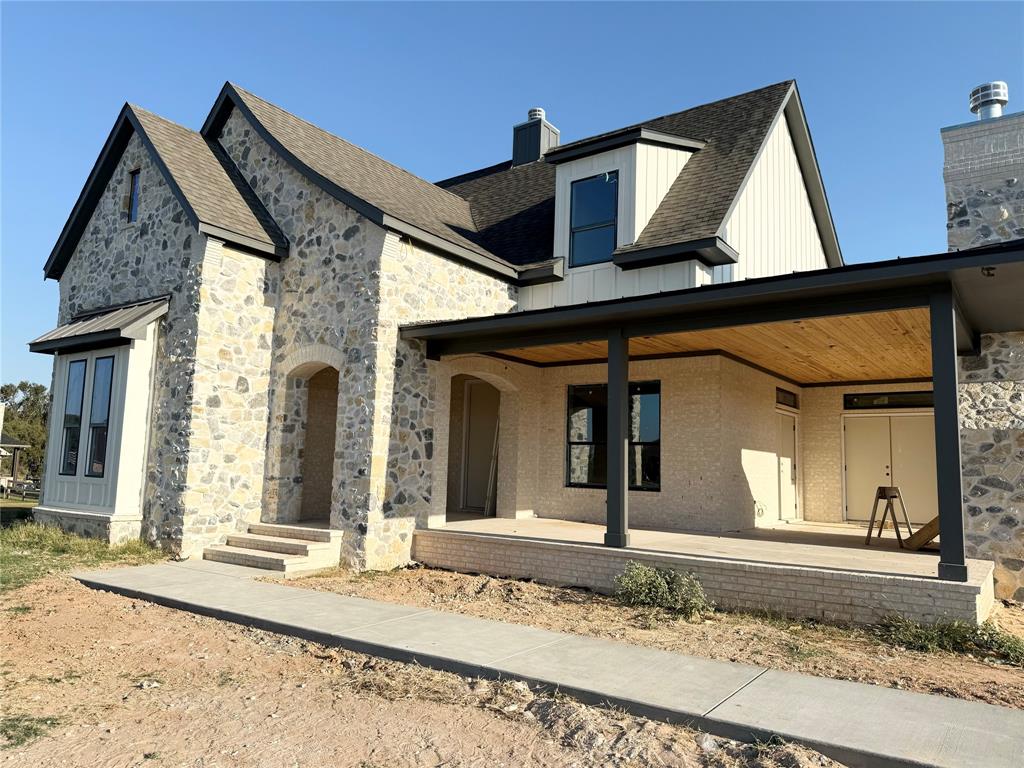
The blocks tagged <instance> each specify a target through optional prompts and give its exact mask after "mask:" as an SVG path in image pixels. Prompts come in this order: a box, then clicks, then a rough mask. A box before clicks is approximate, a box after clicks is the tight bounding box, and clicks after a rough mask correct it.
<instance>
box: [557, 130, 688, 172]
mask: <svg viewBox="0 0 1024 768" xmlns="http://www.w3.org/2000/svg"><path fill="white" fill-rule="evenodd" d="M629 144H652V145H655V146H660V147H669V148H671V149H683V150H688V151H690V152H696V151H697V150H700V149H703V148H704V147H706V146H707V142H706V141H701V140H700V139H689V138H686V137H684V136H676V135H675V134H672V133H663V132H661V131H653V130H651V129H650V128H642V127H641V128H625V129H623V130H621V131H615V132H613V133H610V134H604V135H602V136H595V137H594V138H591V139H580V140H579V141H574V142H573V143H572V144H565V145H563V146H561V147H555V148H554V149H549V150H548V151H547V152H546V153H545V155H544V160H545V162H548V163H552V164H558V163H566V162H568V161H570V160H577V159H579V158H581V157H587V156H589V155H596V154H597V153H599V152H608V151H609V150H612V149H618V148H619V147H625V146H627V145H629Z"/></svg>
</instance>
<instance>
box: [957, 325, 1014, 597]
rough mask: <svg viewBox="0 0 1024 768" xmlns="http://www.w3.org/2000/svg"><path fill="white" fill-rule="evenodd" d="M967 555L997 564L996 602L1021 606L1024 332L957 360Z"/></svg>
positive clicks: (1000, 337)
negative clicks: (1005, 600) (999, 599)
mask: <svg viewBox="0 0 1024 768" xmlns="http://www.w3.org/2000/svg"><path fill="white" fill-rule="evenodd" d="M960 443H961V453H962V460H963V477H964V498H965V502H966V503H965V512H966V515H965V527H966V536H967V556H968V557H983V558H986V559H989V560H993V561H995V579H996V596H997V597H1006V598H1014V599H1016V600H1024V332H1021V333H1004V334H994V335H986V336H983V337H982V344H981V354H980V355H978V356H977V357H966V358H961V359H960Z"/></svg>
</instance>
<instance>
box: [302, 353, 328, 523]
mask: <svg viewBox="0 0 1024 768" xmlns="http://www.w3.org/2000/svg"><path fill="white" fill-rule="evenodd" d="M337 422H338V371H337V369H335V368H331V367H330V366H328V367H326V368H323V369H321V370H319V371H317V372H316V373H314V374H313V375H312V376H310V377H309V378H308V379H307V386H306V418H305V427H306V429H305V439H304V440H303V444H302V449H301V450H302V457H301V473H302V495H301V503H300V505H299V520H323V521H326V520H330V518H331V490H332V488H333V487H334V445H335V440H336V434H335V430H336V428H337Z"/></svg>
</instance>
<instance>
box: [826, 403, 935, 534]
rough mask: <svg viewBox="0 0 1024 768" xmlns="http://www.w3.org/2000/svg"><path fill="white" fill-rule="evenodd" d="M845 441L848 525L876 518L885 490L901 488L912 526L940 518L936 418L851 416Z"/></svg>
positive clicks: (918, 415) (912, 415)
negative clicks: (878, 497) (879, 497)
mask: <svg viewBox="0 0 1024 768" xmlns="http://www.w3.org/2000/svg"><path fill="white" fill-rule="evenodd" d="M843 435H844V441H845V451H846V519H847V520H859V521H867V520H868V518H869V517H871V508H872V506H873V505H874V503H875V491H876V489H877V488H878V486H880V485H895V486H897V487H899V489H900V493H901V494H902V495H903V501H904V503H905V504H906V505H907V511H908V512H909V513H910V520H911V522H913V523H915V524H918V525H920V524H923V523H927V522H928V521H929V520H931V519H932V518H933V517H935V515H937V514H938V500H937V494H938V490H937V487H936V479H935V420H934V418H933V416H932V414H906V415H891V416H888V415H886V416H882V415H879V416H849V417H845V418H844V419H843Z"/></svg>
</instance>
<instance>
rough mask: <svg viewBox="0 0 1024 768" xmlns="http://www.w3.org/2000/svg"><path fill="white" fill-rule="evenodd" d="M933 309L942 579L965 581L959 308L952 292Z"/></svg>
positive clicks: (935, 300) (936, 299) (937, 298)
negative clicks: (957, 342)
mask: <svg viewBox="0 0 1024 768" xmlns="http://www.w3.org/2000/svg"><path fill="white" fill-rule="evenodd" d="M929 309H930V311H931V332H932V387H933V389H934V390H935V464H936V470H937V473H936V474H937V475H938V491H939V497H938V498H939V578H940V579H946V580H947V581H967V565H966V562H965V555H964V515H963V487H962V485H961V483H962V480H961V470H960V418H959V413H958V410H959V409H958V403H957V360H956V304H955V299H954V297H953V289H952V287H946V288H945V289H942V290H937V291H935V292H934V293H932V295H931V299H930V302H929Z"/></svg>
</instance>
